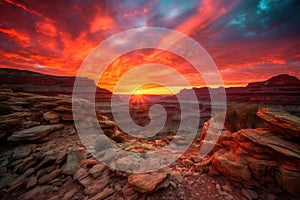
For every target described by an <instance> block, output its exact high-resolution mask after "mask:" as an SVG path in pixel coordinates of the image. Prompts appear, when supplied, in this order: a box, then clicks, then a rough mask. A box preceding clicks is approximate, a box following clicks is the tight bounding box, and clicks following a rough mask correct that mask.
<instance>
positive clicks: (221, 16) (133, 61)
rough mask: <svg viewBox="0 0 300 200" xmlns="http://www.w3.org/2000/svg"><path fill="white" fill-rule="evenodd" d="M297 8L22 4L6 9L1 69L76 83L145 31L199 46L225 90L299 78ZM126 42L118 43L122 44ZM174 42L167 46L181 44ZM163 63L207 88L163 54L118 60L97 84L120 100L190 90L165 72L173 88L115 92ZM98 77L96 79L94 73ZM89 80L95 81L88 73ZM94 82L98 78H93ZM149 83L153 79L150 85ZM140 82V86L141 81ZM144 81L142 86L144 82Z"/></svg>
mask: <svg viewBox="0 0 300 200" xmlns="http://www.w3.org/2000/svg"><path fill="white" fill-rule="evenodd" d="M299 9H300V3H299V1H296V0H292V1H282V2H278V1H272V0H255V1H229V0H220V1H212V0H202V1H198V0H197V1H196V0H187V1H175V2H170V1H130V0H125V1H116V0H112V1H105V0H104V1H59V0H57V1H47V2H35V1H16V0H4V1H1V3H0V13H1V14H0V21H1V25H0V38H1V39H0V41H1V42H0V53H1V54H0V67H1V68H15V69H23V70H30V71H36V72H41V73H45V74H50V75H59V76H75V75H76V74H77V71H78V69H79V68H80V66H81V64H82V62H83V61H84V59H85V58H86V57H87V56H88V55H89V54H90V53H91V51H92V50H93V49H94V48H95V47H96V46H97V45H98V44H99V43H101V42H102V41H104V40H105V39H108V38H109V37H111V36H112V35H114V34H117V33H120V32H122V31H126V30H129V29H133V28H140V27H163V28H168V29H171V30H175V31H179V32H180V33H183V34H186V35H188V36H189V37H191V38H193V39H194V40H196V41H197V42H199V43H200V44H201V45H202V46H203V47H204V48H205V50H206V51H207V52H208V53H209V55H210V56H211V57H212V59H213V60H214V62H215V63H216V65H217V67H218V69H219V71H220V73H221V75H222V78H223V80H224V84H225V87H232V86H245V85H247V84H248V83H249V82H253V81H262V80H266V79H268V78H270V77H272V76H275V75H278V74H282V73H287V74H290V75H294V76H297V77H298V78H300V70H299V69H300V37H299V34H300V28H299V26H298V24H299V21H300V15H299V12H298V11H299ZM126 42H127V41H126V40H118V41H115V44H116V45H121V44H124V43H126ZM176 42H177V41H175V39H174V38H172V37H171V36H170V37H169V38H166V39H165V40H164V41H163V43H165V44H166V45H168V44H172V43H176ZM147 63H159V64H163V65H167V66H170V67H172V68H174V69H175V70H176V71H178V72H179V73H180V74H182V75H183V76H184V77H185V78H186V79H187V80H188V81H189V82H190V83H191V85H192V86H193V87H201V86H206V84H205V82H204V81H203V78H202V77H201V75H199V74H197V73H195V69H194V68H193V66H191V64H190V63H188V62H187V61H186V60H184V59H183V58H181V57H179V56H177V55H174V54H172V53H170V52H165V51H162V50H159V49H142V50H137V51H134V52H130V53H128V54H125V55H122V56H121V57H119V58H116V59H115V60H114V62H113V63H110V65H109V66H108V68H107V69H106V71H105V73H104V74H103V76H102V77H99V82H98V83H97V84H98V86H99V87H102V88H105V89H108V90H110V91H112V92H116V93H120V94H132V93H134V94H135V95H140V94H171V93H177V92H179V91H180V90H181V89H183V88H186V87H185V86H182V85H179V84H177V83H176V80H174V76H173V74H172V72H170V71H168V70H166V71H162V70H152V71H142V72H140V75H139V76H137V77H135V79H137V81H138V82H139V80H138V79H140V80H142V79H143V77H144V76H145V75H147V74H149V73H151V74H152V76H151V79H153V82H154V83H155V80H156V78H160V79H161V78H163V79H165V80H166V81H169V82H171V83H173V85H172V87H170V88H165V87H162V86H159V87H157V86H155V87H154V86H153V87H150V86H149V87H147V88H143V89H141V90H138V91H136V92H134V89H135V88H136V87H137V86H138V85H137V83H134V80H135V79H131V80H132V82H129V83H128V84H127V85H126V86H125V85H122V86H120V88H118V89H117V90H116V91H115V85H116V83H118V81H119V80H120V78H121V77H122V76H123V75H124V74H126V73H127V72H128V71H130V70H132V69H133V68H134V67H136V66H139V65H142V64H147ZM94 75H95V74H94ZM86 76H87V77H88V78H91V79H94V78H93V77H91V74H86ZM95 76H96V75H95ZM144 79H145V80H146V81H148V82H149V81H150V80H148V79H150V77H148V78H147V77H145V78H144ZM140 82H141V81H140ZM140 82H139V83H140Z"/></svg>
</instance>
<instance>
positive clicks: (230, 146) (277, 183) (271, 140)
mask: <svg viewBox="0 0 300 200" xmlns="http://www.w3.org/2000/svg"><path fill="white" fill-rule="evenodd" d="M257 115H258V117H259V118H261V119H262V120H263V121H264V122H265V123H266V124H267V126H266V128H257V129H242V130H240V131H238V132H235V133H231V132H230V131H228V130H226V128H224V129H223V130H222V133H221V135H220V138H219V140H218V141H217V145H216V146H215V148H214V149H213V150H212V152H210V155H208V156H207V157H206V158H205V159H204V161H202V162H203V163H204V164H205V165H206V164H207V163H210V164H208V166H209V165H210V166H212V168H213V169H214V170H217V171H218V172H219V173H221V174H223V175H224V176H226V177H228V178H230V179H231V180H233V181H236V182H239V183H241V184H242V185H244V186H245V187H248V188H255V187H266V188H267V189H268V190H269V191H272V192H274V193H280V192H284V191H286V192H290V193H299V192H300V187H299V180H300V142H299V141H300V140H299V129H300V124H299V122H300V118H299V117H296V116H293V115H291V114H289V113H287V112H285V111H282V110H275V109H271V108H262V109H260V110H259V111H258V112H257ZM215 123H219V122H218V121H217V119H214V118H213V119H211V120H210V121H209V122H207V123H206V124H205V126H204V128H203V131H202V141H201V143H202V145H203V144H206V143H208V142H212V141H210V138H209V137H212V136H209V135H210V134H212V135H214V133H213V129H212V133H208V132H207V127H208V125H209V124H210V125H212V126H213V125H214V124H215ZM205 136H208V137H205ZM204 138H205V140H204Z"/></svg>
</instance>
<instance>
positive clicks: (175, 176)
mask: <svg viewBox="0 0 300 200" xmlns="http://www.w3.org/2000/svg"><path fill="white" fill-rule="evenodd" d="M78 102H80V104H81V105H83V106H85V105H89V102H87V101H85V100H80V99H78ZM82 112H85V110H84V109H83V110H82ZM95 112H96V115H97V118H98V123H99V124H100V125H101V127H102V128H103V130H104V133H105V135H106V136H108V137H110V138H111V140H112V142H114V143H116V144H118V145H119V146H120V148H124V149H126V150H128V151H133V152H147V151H149V150H159V149H160V148H161V147H162V146H165V145H166V144H168V143H169V142H170V141H171V140H172V139H173V136H169V137H165V138H161V139H157V140H152V141H148V140H145V139H139V138H133V137H130V136H128V135H126V134H125V133H122V132H121V131H119V130H118V129H117V127H116V125H115V124H114V122H112V121H110V120H109V119H108V118H107V117H105V116H102V115H101V112H100V111H98V110H96V111H95ZM0 115H1V116H0V142H1V146H0V199H53V200H54V199H120V200H121V199H297V198H299V192H300V191H299V180H300V175H299V170H300V166H299V160H300V151H299V149H300V147H299V130H300V126H299V118H297V117H294V116H291V115H290V114H288V113H285V112H282V111H275V110H268V109H261V110H260V111H259V113H258V116H259V117H260V118H261V119H262V120H264V121H265V122H266V123H267V124H268V128H264V129H247V130H241V131H239V132H236V133H231V132H230V131H228V130H226V129H224V130H223V132H222V135H221V137H220V138H219V140H218V142H217V145H216V146H215V148H214V149H213V151H212V152H211V153H210V155H208V156H206V157H204V158H203V159H200V158H199V156H198V153H199V148H200V146H201V144H202V145H203V143H205V142H212V141H211V140H210V139H209V137H210V136H211V135H213V134H214V133H207V126H208V124H209V123H211V124H213V123H217V120H215V121H214V119H212V120H211V121H210V122H208V123H206V124H205V127H204V128H203V132H202V135H201V137H202V138H201V143H200V142H199V141H200V138H199V139H197V140H196V141H195V142H194V143H193V144H192V145H191V146H190V148H189V149H188V150H187V151H186V152H185V154H184V155H182V156H181V157H180V158H179V159H178V160H177V161H176V162H175V163H173V164H172V165H171V166H169V167H166V168H163V169H161V170H158V171H155V172H152V173H144V174H132V173H125V172H121V171H116V170H113V169H110V168H108V167H106V166H104V165H103V164H101V163H100V162H98V161H97V160H96V159H95V158H94V157H93V156H92V155H91V154H90V153H89V152H87V151H86V149H85V147H84V146H83V145H82V143H81V141H80V139H79V136H78V135H77V131H76V128H75V126H74V122H73V115H72V101H71V97H70V96H64V95H61V96H55V97H49V96H48V97H47V96H41V95H37V94H29V93H14V92H12V91H11V90H1V91H0ZM86 126H88V124H87V125H86ZM212 138H213V137H212ZM110 155H111V154H110V153H109V152H103V156H107V157H109V156H110ZM114 160H115V163H116V164H118V165H122V162H125V161H123V160H122V159H121V158H114Z"/></svg>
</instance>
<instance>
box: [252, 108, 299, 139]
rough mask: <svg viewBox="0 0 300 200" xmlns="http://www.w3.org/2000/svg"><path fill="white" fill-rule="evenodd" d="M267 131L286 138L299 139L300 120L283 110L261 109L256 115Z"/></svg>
mask: <svg viewBox="0 0 300 200" xmlns="http://www.w3.org/2000/svg"><path fill="white" fill-rule="evenodd" d="M256 114H257V116H258V117H259V118H261V119H262V120H263V121H264V122H265V123H267V124H268V125H269V129H271V130H272V131H274V132H278V133H281V134H283V135H284V136H285V137H287V138H292V137H300V118H299V117H297V116H295V115H292V114H290V113H288V112H286V111H283V110H277V109H272V108H261V109H259V110H258V112H257V113H256Z"/></svg>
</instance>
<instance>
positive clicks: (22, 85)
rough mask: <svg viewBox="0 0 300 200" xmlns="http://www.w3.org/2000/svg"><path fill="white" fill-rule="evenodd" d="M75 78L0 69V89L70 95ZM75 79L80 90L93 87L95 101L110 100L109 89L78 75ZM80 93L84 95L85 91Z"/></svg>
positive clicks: (49, 94)
mask: <svg viewBox="0 0 300 200" xmlns="http://www.w3.org/2000/svg"><path fill="white" fill-rule="evenodd" d="M75 79H76V77H74V76H73V77H72V76H69V77H62V76H51V75H46V74H40V73H36V72H31V71H25V70H16V69H4V68H2V69H0V89H1V88H3V89H6V88H9V89H12V90H13V91H17V92H28V93H34V94H41V95H47V96H55V95H58V94H64V95H72V92H73V85H74V81H75ZM77 79H78V81H80V83H81V84H82V86H83V88H82V92H87V91H91V90H92V89H93V88H95V99H96V102H97V101H99V102H103V101H105V102H110V98H111V92H110V91H108V90H106V89H103V88H98V87H96V86H95V83H94V82H93V81H92V80H90V79H88V78H84V77H78V78H77ZM80 95H83V96H84V95H85V93H84V94H80ZM89 96H90V95H89Z"/></svg>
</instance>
